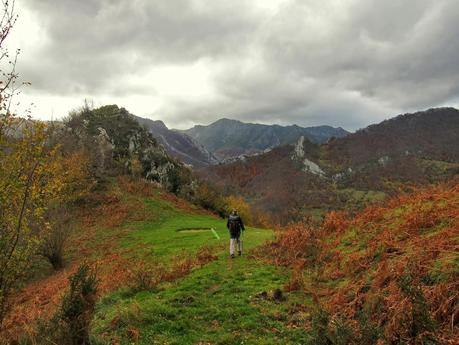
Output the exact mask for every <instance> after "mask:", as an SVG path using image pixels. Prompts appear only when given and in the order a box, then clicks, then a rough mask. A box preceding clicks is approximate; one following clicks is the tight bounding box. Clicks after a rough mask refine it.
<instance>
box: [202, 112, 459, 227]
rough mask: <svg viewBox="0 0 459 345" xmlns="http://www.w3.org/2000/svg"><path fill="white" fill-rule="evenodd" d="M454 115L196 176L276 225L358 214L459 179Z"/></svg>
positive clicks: (414, 119)
mask: <svg viewBox="0 0 459 345" xmlns="http://www.w3.org/2000/svg"><path fill="white" fill-rule="evenodd" d="M458 121H459V111H458V110H456V109H452V108H439V109H432V110H428V111H425V112H419V113H415V114H407V115H401V116H398V117H395V118H393V119H391V120H387V121H384V122H382V123H380V124H377V125H372V126H369V127H368V128H366V129H362V130H360V131H358V132H356V133H354V134H350V135H348V136H346V137H343V138H338V139H333V140H331V141H329V142H328V143H325V144H322V145H317V144H314V143H312V142H310V141H308V140H307V139H306V138H300V140H299V141H298V142H297V143H296V144H295V145H294V146H291V145H287V146H283V147H279V148H276V149H274V150H272V151H271V152H268V153H265V154H263V155H259V156H256V157H248V158H246V159H244V160H239V161H236V162H233V163H230V164H221V165H218V166H213V167H208V168H205V169H201V170H200V174H201V176H203V178H205V179H206V180H208V181H210V182H211V183H213V184H215V185H216V186H218V187H219V188H221V189H222V190H223V191H224V192H225V191H226V192H229V191H237V193H240V194H241V195H243V196H244V197H245V198H246V199H247V200H249V201H250V203H251V204H252V205H253V208H254V210H259V211H260V212H267V213H268V214H270V215H271V216H272V217H273V219H274V220H275V221H280V222H281V223H286V222H288V221H290V220H292V219H301V218H302V217H303V215H305V214H309V215H313V216H318V215H321V214H322V215H323V214H324V212H326V211H327V210H333V209H358V208H361V207H362V206H364V205H366V204H368V203H369V202H373V201H378V200H379V201H380V200H382V199H383V198H384V197H385V196H386V195H395V194H397V193H399V192H400V191H402V190H405V191H406V190H409V189H410V188H411V187H412V186H415V185H428V184H431V183H436V182H439V181H444V180H447V179H449V178H451V177H453V176H457V175H458V173H459V158H458V157H457V154H456V153H455V150H456V148H457V147H459V122H458Z"/></svg>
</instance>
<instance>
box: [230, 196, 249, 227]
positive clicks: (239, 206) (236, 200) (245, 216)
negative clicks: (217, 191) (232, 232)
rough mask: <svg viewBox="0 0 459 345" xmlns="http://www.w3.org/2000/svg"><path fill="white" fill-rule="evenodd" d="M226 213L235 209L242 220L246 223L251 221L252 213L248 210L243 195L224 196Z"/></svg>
mask: <svg viewBox="0 0 459 345" xmlns="http://www.w3.org/2000/svg"><path fill="white" fill-rule="evenodd" d="M225 205H226V213H227V214H229V213H230V212H231V211H232V210H237V211H238V213H239V215H240V216H241V218H242V220H243V221H244V222H245V223H247V224H251V223H252V214H251V212H250V206H249V204H248V203H247V202H246V201H245V200H244V198H243V197H238V196H234V195H230V196H229V197H226V198H225Z"/></svg>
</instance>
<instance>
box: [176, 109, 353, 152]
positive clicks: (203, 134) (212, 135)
mask: <svg viewBox="0 0 459 345" xmlns="http://www.w3.org/2000/svg"><path fill="white" fill-rule="evenodd" d="M179 132H181V133H185V134H187V135H189V136H190V137H192V138H193V139H195V140H196V141H198V142H199V143H200V144H202V145H203V146H204V147H205V148H206V149H207V150H208V151H210V152H212V153H213V154H214V155H215V156H216V157H217V158H218V159H219V160H225V159H228V158H233V157H236V156H239V155H243V154H249V155H250V154H254V153H262V152H263V151H265V150H267V149H272V148H275V147H277V146H281V145H285V144H293V143H295V142H296V141H297V140H298V139H299V138H300V137H301V136H304V137H305V138H307V139H308V140H310V141H311V142H313V143H318V144H320V143H324V142H326V141H328V140H329V139H330V138H333V137H335V138H341V137H344V136H346V135H348V134H349V132H347V131H346V130H344V129H342V128H340V127H338V128H335V127H331V126H316V127H300V126H297V125H290V126H280V125H263V124H255V123H244V122H242V121H238V120H231V119H228V118H222V119H220V120H217V121H215V122H214V123H212V124H210V125H207V126H203V125H197V126H194V127H193V128H190V129H187V130H182V131H179Z"/></svg>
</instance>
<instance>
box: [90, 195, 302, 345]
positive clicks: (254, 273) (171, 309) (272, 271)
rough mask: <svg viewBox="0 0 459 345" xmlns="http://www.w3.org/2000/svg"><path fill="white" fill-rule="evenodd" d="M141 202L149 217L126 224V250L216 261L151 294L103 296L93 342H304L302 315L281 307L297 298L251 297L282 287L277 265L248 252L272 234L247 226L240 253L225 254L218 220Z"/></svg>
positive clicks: (157, 258)
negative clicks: (206, 255) (207, 253)
mask: <svg viewBox="0 0 459 345" xmlns="http://www.w3.org/2000/svg"><path fill="white" fill-rule="evenodd" d="M145 202H146V206H147V211H148V212H151V214H152V215H154V216H153V217H152V219H154V220H149V221H138V222H132V223H129V224H127V225H126V226H127V227H128V228H129V229H130V232H129V235H128V236H127V237H125V238H124V239H123V240H122V245H123V246H125V247H128V248H131V249H134V251H131V252H130V253H131V254H130V255H142V257H145V258H146V260H150V261H151V262H162V263H166V264H167V263H168V262H169V261H171V260H172V258H173V257H174V256H177V255H186V254H192V253H196V251H197V250H199V248H201V247H203V246H207V247H210V248H211V250H212V253H213V254H214V255H217V257H218V259H217V260H215V261H212V262H211V263H209V264H207V265H205V266H203V267H202V268H197V269H194V270H193V271H192V272H191V273H190V274H189V275H188V276H186V277H184V278H181V279H178V280H176V281H173V282H171V283H162V284H160V286H159V287H158V288H156V289H155V290H154V291H141V292H135V291H133V290H131V289H129V288H126V289H121V290H119V291H117V292H115V293H112V294H110V295H108V296H106V297H104V298H103V299H102V300H101V301H100V302H99V304H98V305H97V309H96V316H95V319H94V322H93V328H92V333H93V338H94V343H96V344H113V343H120V344H133V343H135V344H304V343H307V334H306V333H305V332H304V328H303V324H304V320H305V318H306V316H307V315H305V314H303V312H302V311H301V310H298V311H297V312H294V313H292V312H290V313H288V312H287V311H288V310H290V311H292V310H295V305H299V302H300V299H301V298H302V297H303V296H300V295H296V294H289V295H288V296H287V298H286V299H285V300H284V301H281V302H279V301H274V300H271V299H269V298H261V297H258V296H257V294H259V293H261V292H263V291H266V292H268V291H270V290H273V289H276V288H282V286H283V284H284V283H285V282H286V281H287V280H288V277H289V272H288V271H286V270H285V269H284V270H283V269H281V268H276V267H273V266H270V265H266V264H264V263H260V262H257V261H256V260H255V259H253V258H251V257H250V251H251V249H253V248H254V247H256V246H258V245H260V244H262V243H263V242H265V241H267V240H269V239H271V238H272V236H273V234H272V231H270V230H263V229H255V228H247V230H246V231H245V233H244V235H243V239H244V251H245V252H244V255H243V256H242V257H236V258H235V259H231V258H229V254H228V248H227V245H228V242H229V239H228V238H229V236H228V232H227V230H226V223H225V221H224V220H222V219H218V218H215V217H213V216H210V215H203V214H194V213H190V212H186V211H183V210H179V209H176V208H175V207H174V206H173V205H172V204H171V203H169V202H167V201H163V200H159V199H148V200H146V201H145ZM193 228H214V229H215V231H216V232H217V234H218V235H219V237H220V239H217V238H216V236H215V235H214V234H213V233H212V232H211V231H210V230H204V229H200V230H196V231H193V230H189V229H193ZM183 229H188V230H183ZM136 248H138V252H137V251H136ZM302 301H303V303H304V299H303V300H302Z"/></svg>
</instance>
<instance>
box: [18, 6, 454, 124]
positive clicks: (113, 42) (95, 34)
mask: <svg viewBox="0 0 459 345" xmlns="http://www.w3.org/2000/svg"><path fill="white" fill-rule="evenodd" d="M22 2H23V4H24V6H26V7H27V8H28V9H29V10H30V11H32V13H34V15H35V16H36V18H38V19H37V21H38V23H39V25H40V27H41V28H42V30H43V33H44V35H45V36H46V40H44V42H45V43H44V44H43V45H42V46H41V47H40V49H39V50H38V51H37V53H36V54H37V55H36V56H34V58H33V59H30V58H29V59H26V61H25V62H24V64H23V66H22V67H23V68H22V69H23V73H24V74H25V75H28V77H29V78H31V79H33V82H34V84H33V88H34V90H35V91H36V92H37V93H40V92H42V93H47V94H61V95H67V96H72V95H74V96H75V97H81V95H90V96H92V97H94V98H97V97H98V96H113V97H114V98H116V96H117V95H120V94H123V95H126V94H132V95H155V94H156V92H157V91H158V90H157V89H155V88H149V87H148V81H145V83H142V84H139V85H137V84H135V83H132V82H131V83H129V82H127V80H128V79H129V77H130V76H132V75H135V76H137V77H138V78H140V79H141V78H142V75H144V74H145V75H147V72H148V69H149V68H151V67H152V66H154V67H155V68H158V67H161V66H163V65H167V66H170V65H177V66H187V65H191V64H194V63H197V62H199V61H201V62H202V61H205V66H208V68H209V71H210V72H209V76H210V78H209V83H210V86H211V87H212V89H213V90H214V93H213V94H212V95H209V97H199V98H193V97H190V98H184V97H176V98H174V97H170V98H168V99H166V100H165V101H164V102H163V103H164V104H162V106H161V108H160V109H158V110H157V111H156V112H155V114H150V115H152V116H151V117H161V118H163V119H164V120H166V122H167V123H168V124H171V125H173V126H174V125H176V124H184V123H186V124H190V125H191V124H193V123H209V122H211V121H213V120H216V119H218V118H219V117H222V116H225V117H232V118H238V119H241V120H245V121H254V122H255V121H257V122H265V123H272V122H276V123H283V124H289V123H297V124H300V125H310V124H313V125H318V124H331V125H339V126H343V127H345V128H348V129H356V128H359V127H362V126H365V125H368V124H370V123H373V122H377V121H379V120H382V119H384V118H387V117H389V116H393V115H396V114H397V113H400V112H406V111H414V110H420V109H424V108H428V107H434V106H439V105H446V104H454V102H457V101H458V97H459V68H458V63H457V61H459V60H458V56H459V21H458V20H457V18H458V17H459V2H458V1H456V0H403V1H402V0H386V1H380V0H327V1H316V0H297V1H295V0H290V1H288V0H286V1H284V2H283V3H281V4H280V6H279V7H278V9H277V10H275V11H271V12H269V11H268V12H267V11H264V10H262V9H261V8H259V7H257V6H255V5H254V3H253V2H247V1H243V0H238V1H223V0H213V1H203V0H167V1H166V0H164V1H147V0H133V1H125V0H82V1H71V0H61V1H53V0H40V1H36V0H22ZM120 105H122V104H120ZM146 112H147V111H146ZM139 115H145V114H139Z"/></svg>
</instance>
